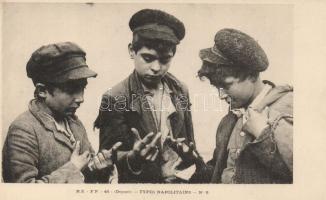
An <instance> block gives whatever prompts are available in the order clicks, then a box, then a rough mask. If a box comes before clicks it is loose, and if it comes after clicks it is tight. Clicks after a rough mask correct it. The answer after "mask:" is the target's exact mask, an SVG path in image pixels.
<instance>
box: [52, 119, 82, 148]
mask: <svg viewBox="0 0 326 200" xmlns="http://www.w3.org/2000/svg"><path fill="white" fill-rule="evenodd" d="M47 117H48V118H49V119H50V120H51V121H53V123H54V126H55V128H56V129H57V131H59V132H61V133H63V134H65V136H67V138H68V139H69V140H70V142H71V143H72V144H74V143H75V142H76V139H75V137H74V135H73V134H72V131H71V129H70V126H69V123H68V120H67V119H66V118H64V119H63V124H59V123H58V122H57V121H56V120H55V119H54V118H53V117H52V116H51V115H49V114H47Z"/></svg>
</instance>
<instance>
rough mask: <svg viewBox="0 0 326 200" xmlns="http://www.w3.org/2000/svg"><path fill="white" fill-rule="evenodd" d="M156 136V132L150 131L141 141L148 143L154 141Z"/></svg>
mask: <svg viewBox="0 0 326 200" xmlns="http://www.w3.org/2000/svg"><path fill="white" fill-rule="evenodd" d="M153 137H154V133H153V132H150V133H148V134H147V135H146V136H145V137H144V138H143V139H142V140H141V141H142V143H143V144H145V145H146V144H148V143H150V142H151V141H152V138H153Z"/></svg>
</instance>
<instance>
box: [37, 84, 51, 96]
mask: <svg viewBox="0 0 326 200" xmlns="http://www.w3.org/2000/svg"><path fill="white" fill-rule="evenodd" d="M35 91H36V94H37V96H39V97H42V98H46V96H47V93H48V91H47V89H46V87H45V85H44V84H43V83H36V85H35Z"/></svg>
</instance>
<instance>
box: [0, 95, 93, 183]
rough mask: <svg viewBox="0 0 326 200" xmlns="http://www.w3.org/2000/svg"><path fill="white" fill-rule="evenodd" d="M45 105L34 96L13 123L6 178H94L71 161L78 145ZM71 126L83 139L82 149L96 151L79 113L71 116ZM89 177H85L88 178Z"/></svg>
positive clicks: (55, 180)
mask: <svg viewBox="0 0 326 200" xmlns="http://www.w3.org/2000/svg"><path fill="white" fill-rule="evenodd" d="M43 108H44V106H42V104H41V103H40V102H38V101H36V100H32V101H31V102H30V105H29V110H28V111H26V112H24V113H23V114H21V115H20V116H19V117H17V119H16V120H14V122H12V124H11V125H10V127H9V131H8V134H7V138H6V141H5V143H4V147H3V163H2V167H3V168H2V169H3V171H2V173H3V179H4V181H5V182H23V183H83V182H84V181H85V182H93V181H94V180H95V179H96V175H95V174H91V173H90V172H89V171H88V170H85V171H83V175H82V173H81V172H80V171H79V170H78V169H77V168H76V167H75V166H74V164H73V163H71V162H70V157H71V154H72V152H73V150H74V145H73V144H72V143H71V142H70V141H69V139H68V137H66V136H65V135H64V134H63V133H61V132H58V131H57V129H56V127H55V124H54V122H53V120H51V119H50V118H49V117H48V115H47V113H46V111H45V109H43ZM68 123H69V126H70V129H71V131H72V133H73V135H74V137H75V139H76V141H80V147H81V150H80V153H83V152H84V151H86V150H88V151H90V152H94V151H93V149H92V147H91V144H90V142H89V141H88V138H87V134H86V130H85V128H84V126H83V124H82V123H81V122H80V121H79V120H78V119H77V117H71V118H69V119H68ZM84 179H85V180H84Z"/></svg>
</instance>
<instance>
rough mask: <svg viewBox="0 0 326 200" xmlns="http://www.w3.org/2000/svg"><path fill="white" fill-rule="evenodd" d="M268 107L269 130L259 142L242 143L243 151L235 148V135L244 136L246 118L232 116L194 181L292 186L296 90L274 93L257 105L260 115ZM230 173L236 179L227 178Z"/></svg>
mask: <svg viewBox="0 0 326 200" xmlns="http://www.w3.org/2000/svg"><path fill="white" fill-rule="evenodd" d="M266 107H268V123H269V127H268V128H266V129H264V130H263V132H262V134H261V135H260V136H259V137H258V138H256V139H254V138H253V136H250V135H249V134H248V137H246V138H245V137H244V138H242V141H238V142H239V143H238V144H237V146H239V144H243V145H241V148H240V150H239V148H237V147H236V148H233V147H234V146H233V147H232V145H234V143H232V142H234V140H235V138H232V135H233V136H235V135H237V134H240V133H241V131H242V125H243V118H242V117H240V118H238V117H237V116H236V115H235V114H234V113H233V112H229V113H228V114H227V115H226V116H225V117H224V118H223V119H222V121H221V122H220V125H219V127H218V130H217V133H216V148H215V150H214V155H213V159H212V160H210V161H209V162H208V163H207V165H205V166H202V167H201V168H198V169H197V172H196V174H195V175H194V176H193V177H192V181H194V182H211V183H221V182H222V179H223V180H224V181H225V182H231V183H292V180H293V178H292V177H293V150H292V149H293V147H292V146H293V140H292V137H293V88H292V87H291V86H288V85H285V86H276V87H274V88H273V89H271V90H270V91H269V92H268V93H267V95H266V96H265V97H264V98H263V99H262V100H261V102H260V103H258V105H255V109H256V110H259V111H263V110H264V109H265V108H266ZM241 137H242V136H240V137H237V138H241ZM228 166H229V167H230V168H228ZM223 171H224V173H223ZM230 171H231V173H230ZM228 173H229V174H232V176H231V177H226V176H227V174H228ZM222 174H224V177H222Z"/></svg>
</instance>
